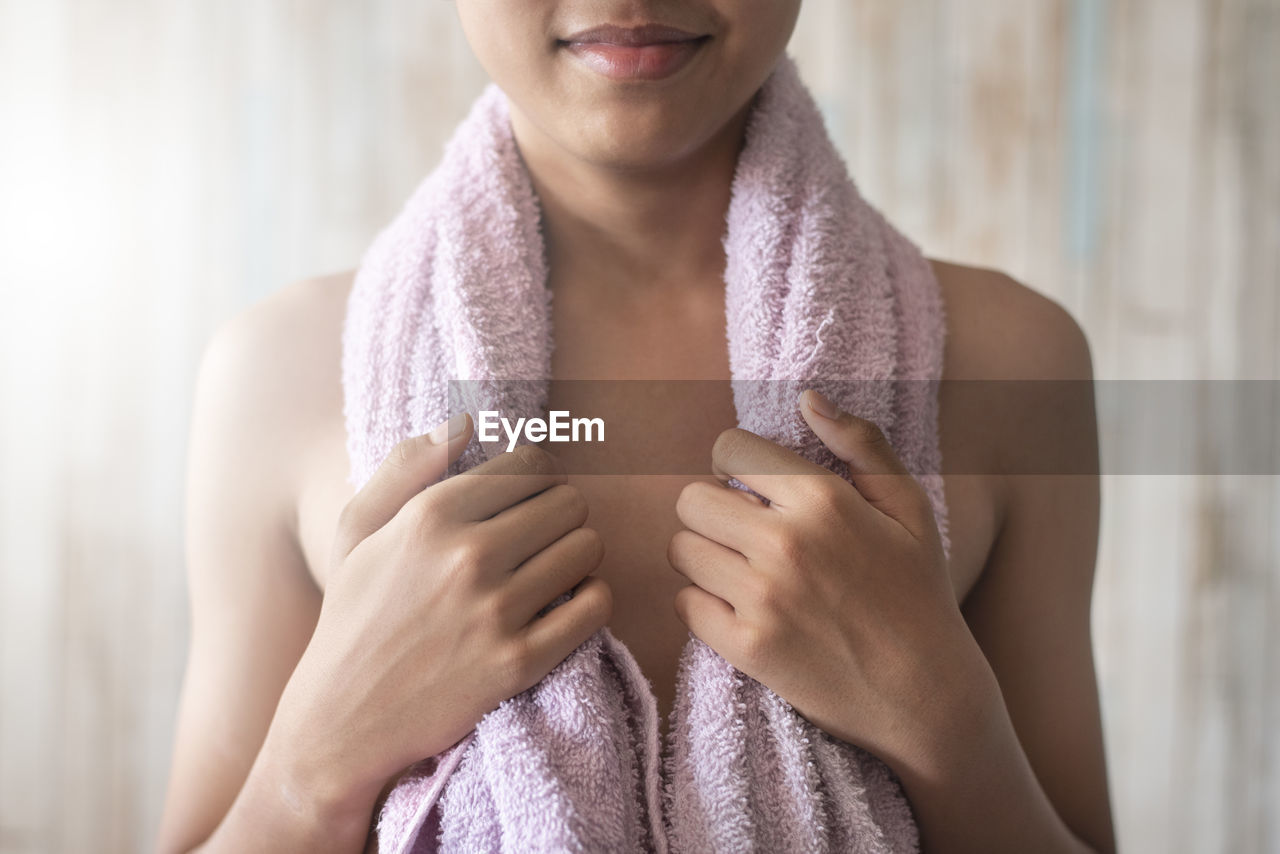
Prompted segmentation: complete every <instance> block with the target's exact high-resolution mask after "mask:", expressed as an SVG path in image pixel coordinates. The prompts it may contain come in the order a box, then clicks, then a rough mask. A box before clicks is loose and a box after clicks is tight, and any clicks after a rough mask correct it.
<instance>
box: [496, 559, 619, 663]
mask: <svg viewBox="0 0 1280 854" xmlns="http://www.w3.org/2000/svg"><path fill="white" fill-rule="evenodd" d="M612 616H613V593H612V591H611V590H610V589H609V585H608V584H607V583H605V581H604V580H603V579H601V578H598V577H596V576H594V575H588V576H587V577H586V578H584V579H583V580H582V583H581V584H579V585H578V586H577V588H576V589H575V590H574V594H573V598H571V599H569V600H568V601H566V602H562V603H561V604H559V605H557V606H556V607H554V608H552V609H551V610H550V611H548V612H547V613H546V615H544V616H542V617H538V618H537V619H535V620H533V621H532V622H530V623H529V625H528V626H527V627H526V628H525V629H523V631H522V632H520V633H519V634H517V635H516V642H517V643H518V644H520V646H521V647H522V648H523V649H524V650H525V651H526V656H527V660H528V667H529V670H530V673H531V676H532V681H529V685H532V684H534V683H535V682H537V681H538V680H539V679H541V678H542V677H543V676H545V675H547V674H548V673H550V672H551V671H552V670H553V669H554V668H555V666H556V665H557V664H559V663H560V662H562V661H564V660H565V659H566V658H568V657H569V653H571V652H573V651H574V650H575V649H577V648H578V647H580V646H581V645H582V644H583V643H584V642H585V641H586V640H587V639H588V638H590V637H591V636H592V635H593V634H595V633H596V632H597V631H599V630H600V628H601V627H602V626H604V625H606V624H607V623H608V622H609V618H610V617H612ZM526 687H527V686H526Z"/></svg>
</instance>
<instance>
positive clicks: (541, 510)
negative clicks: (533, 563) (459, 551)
mask: <svg viewBox="0 0 1280 854" xmlns="http://www.w3.org/2000/svg"><path fill="white" fill-rule="evenodd" d="M586 521H587V500H586V499H585V498H583V497H582V493H581V492H580V491H579V490H578V489H577V487H573V486H570V485H568V484H567V483H560V484H556V485H555V486H552V487H551V488H550V489H547V490H545V491H544V492H540V493H538V494H537V495H534V496H532V497H530V498H526V499H525V500H524V501H521V502H519V503H518V504H515V505H514V506H512V507H508V508H507V509H506V510H503V511H502V512H501V513H498V514H497V515H495V516H493V517H492V518H490V519H486V520H484V521H482V522H477V523H476V527H475V531H474V532H473V533H472V536H478V537H485V538H487V539H488V542H489V543H490V544H491V548H492V549H493V551H492V552H491V553H492V554H493V556H494V558H495V560H496V561H497V565H498V566H501V567H502V568H503V569H507V570H510V569H515V568H516V567H517V566H519V565H520V564H521V563H523V562H524V561H525V559H527V558H528V557H530V556H531V555H535V554H537V553H538V552H540V551H542V550H543V549H545V548H546V547H547V546H549V545H551V544H552V543H554V542H555V541H556V540H558V539H560V538H561V537H563V536H564V535H565V534H567V533H568V532H569V531H572V530H573V529H574V528H580V527H582V525H583V524H584V523H585V522H586ZM584 574H585V573H584Z"/></svg>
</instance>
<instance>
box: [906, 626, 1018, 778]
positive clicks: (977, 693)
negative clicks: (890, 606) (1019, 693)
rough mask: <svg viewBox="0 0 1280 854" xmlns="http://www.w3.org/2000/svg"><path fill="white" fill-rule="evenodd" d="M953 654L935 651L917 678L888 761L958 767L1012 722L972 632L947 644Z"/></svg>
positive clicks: (932, 770) (940, 771) (925, 769)
mask: <svg viewBox="0 0 1280 854" xmlns="http://www.w3.org/2000/svg"><path fill="white" fill-rule="evenodd" d="M946 648H947V649H948V650H949V651H950V652H951V654H950V655H946V656H930V657H929V659H928V662H927V664H926V666H925V667H924V668H923V669H922V672H919V673H918V674H917V675H916V676H915V677H913V678H914V681H915V682H916V684H917V685H918V686H919V688H918V689H917V690H916V692H915V693H916V695H917V698H918V699H917V702H916V703H915V704H914V706H915V709H914V714H909V715H902V716H899V717H898V718H897V726H898V728H897V732H896V733H895V734H894V738H893V742H892V748H891V750H890V752H889V753H890V755H889V756H888V757H884V758H885V761H886V762H888V764H889V765H890V766H891V767H894V770H895V771H899V767H901V771H900V773H899V776H902V774H904V773H906V774H910V773H925V774H928V775H930V776H935V775H949V774H954V773H958V772H959V771H960V770H961V769H960V768H959V767H958V766H960V765H963V764H965V762H966V761H967V760H966V756H967V755H969V754H973V753H974V752H977V753H981V751H982V750H983V749H984V746H985V745H989V744H990V743H991V742H992V740H993V739H995V740H998V739H1000V738H1001V736H1002V734H1003V733H1004V730H1005V729H1006V728H1007V725H1008V711H1007V710H1006V708H1005V705H1004V696H1003V694H1002V693H1001V690H1000V683H999V682H998V681H997V679H996V676H995V673H994V671H992V669H991V665H990V664H989V663H988V662H987V659H986V657H985V656H984V655H983V654H982V650H981V649H980V648H979V647H978V645H977V642H976V641H974V639H973V637H972V635H969V634H968V632H967V629H966V632H965V633H964V634H963V635H961V636H960V638H959V639H958V640H956V641H953V642H951V643H949V644H948V645H947V647H946Z"/></svg>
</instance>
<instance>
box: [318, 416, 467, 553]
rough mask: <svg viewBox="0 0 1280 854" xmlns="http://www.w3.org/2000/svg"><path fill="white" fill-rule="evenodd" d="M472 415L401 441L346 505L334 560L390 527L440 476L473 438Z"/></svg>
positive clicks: (339, 525) (341, 519)
mask: <svg viewBox="0 0 1280 854" xmlns="http://www.w3.org/2000/svg"><path fill="white" fill-rule="evenodd" d="M471 430H472V423H471V416H470V415H468V414H467V413H465V412H460V413H457V414H456V415H454V416H453V417H451V418H450V419H449V420H448V421H445V422H444V423H443V424H441V425H439V426H438V427H436V428H435V429H434V430H432V431H431V432H429V433H425V434H423V435H421V436H411V437H409V438H407V439H405V440H404V441H402V442H400V443H399V444H397V445H396V446H395V447H394V448H392V449H391V452H390V453H389V454H387V456H386V457H385V458H384V459H383V461H382V463H381V465H379V466H378V468H377V470H376V471H374V473H373V475H372V476H371V477H370V478H369V480H368V481H367V482H366V483H365V485H364V486H363V487H362V488H361V489H360V491H359V492H358V493H356V494H355V496H354V497H352V499H351V500H350V501H348V502H347V504H346V506H345V507H344V508H343V509H342V515H341V517H340V518H339V520H338V533H337V536H336V537H335V539H334V544H333V558H334V560H335V561H342V560H344V559H346V557H347V555H349V554H350V553H351V552H352V550H354V549H355V547H356V546H357V545H359V544H360V543H361V542H363V541H364V540H365V539H366V538H367V537H369V536H370V535H371V534H373V532H374V531H377V530H378V529H380V528H381V527H382V526H383V525H386V524H387V523H388V522H390V521H391V519H392V518H394V517H395V515H396V514H397V513H399V512H400V509H401V508H402V507H404V505H405V504H406V503H408V502H409V500H410V499H412V498H413V497H414V496H416V495H418V494H420V493H421V492H422V491H423V490H425V489H426V488H427V487H429V486H432V485H433V484H435V483H436V481H438V480H439V479H440V476H441V475H443V474H444V473H445V472H446V471H447V470H448V468H449V466H450V465H452V464H453V463H454V462H455V461H456V460H457V459H458V457H460V456H462V451H463V450H464V449H465V448H466V447H467V443H468V442H469V441H470V440H471Z"/></svg>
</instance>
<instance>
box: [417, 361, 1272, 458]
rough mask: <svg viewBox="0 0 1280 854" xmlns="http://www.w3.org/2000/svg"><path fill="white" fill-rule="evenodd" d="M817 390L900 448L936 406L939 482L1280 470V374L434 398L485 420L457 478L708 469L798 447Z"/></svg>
mask: <svg viewBox="0 0 1280 854" xmlns="http://www.w3.org/2000/svg"><path fill="white" fill-rule="evenodd" d="M806 388H816V389H819V390H821V391H822V392H823V393H825V394H826V395H827V396H829V397H830V398H831V399H832V400H834V401H836V402H837V403H840V404H842V405H843V407H844V408H845V409H846V410H847V411H850V412H852V414H854V415H857V416H860V417H862V418H865V419H868V420H870V421H873V422H875V423H876V424H878V425H879V426H880V427H881V428H882V429H883V430H884V431H885V433H886V434H887V435H888V438H889V439H890V442H891V443H892V444H893V445H894V446H895V447H898V448H901V447H902V446H903V439H902V437H903V436H905V435H907V434H908V433H909V432H910V431H912V430H928V429H930V426H929V425H928V424H927V423H926V421H927V418H928V414H929V408H928V407H927V406H924V407H922V406H921V401H928V400H934V401H936V402H937V411H938V412H939V413H940V419H941V425H942V437H943V438H942V465H941V472H942V473H943V474H970V475H1016V474H1025V475H1068V474H1069V475H1082V474H1084V475H1093V474H1098V473H1102V474H1142V475H1152V474H1170V475H1187V474H1203V475H1275V474H1280V381H1274V380H1093V381H1074V380H1061V381H1044V380H1034V381H1031V380H944V381H937V380H896V381H880V380H849V381H832V380H821V381H814V382H812V383H803V382H797V381H790V380H788V381H737V380H735V381H732V382H730V381H721V380H553V381H550V382H546V381H542V382H535V381H529V380H490V381H483V382H478V381H454V382H451V383H450V384H449V390H448V396H449V397H448V401H447V406H444V404H445V401H438V402H437V403H439V404H441V406H442V408H444V409H447V411H448V412H449V413H456V412H463V411H465V412H469V413H470V414H471V417H472V419H473V421H475V422H476V428H477V429H476V435H475V436H473V437H472V440H471V441H472V446H471V448H470V449H469V452H468V456H467V457H466V458H464V461H463V462H461V463H459V464H458V465H456V466H455V468H454V473H456V471H459V470H462V469H463V468H468V467H470V466H474V465H475V464H476V462H477V460H480V461H483V460H484V459H492V458H493V457H495V456H497V455H499V454H501V453H503V452H505V451H507V450H509V449H511V448H513V447H514V446H516V445H519V444H526V443H534V444H538V445H540V446H542V447H544V448H546V449H547V450H548V451H549V452H551V453H554V454H556V455H557V456H559V457H560V458H561V459H562V461H563V462H564V465H565V468H566V470H567V471H568V472H569V473H570V474H584V475H585V474H596V475H631V474H653V475H705V474H709V473H710V472H711V450H712V445H713V443H714V441H715V439H716V436H717V435H719V433H720V432H721V431H723V430H725V429H728V428H730V427H735V426H742V427H743V428H744V429H748V430H750V431H751V432H754V433H757V434H758V435H761V436H764V437H766V438H767V439H769V440H770V441H773V442H776V443H777V444H780V445H782V446H784V447H795V444H796V437H798V436H801V435H803V434H804V432H805V431H809V428H808V426H807V425H806V424H805V422H804V421H802V420H799V417H800V415H799V408H798V406H799V404H798V402H797V397H798V395H799V394H800V392H801V391H803V390H804V389H806ZM913 422H914V423H913ZM810 432H811V431H810ZM477 443H478V444H479V450H477V449H476V445H477ZM772 465H774V463H772V462H770V463H767V464H766V463H763V462H762V463H761V466H762V467H764V468H766V469H767V470H769V471H772V468H770V467H771V466H772ZM908 468H909V469H910V470H911V471H912V472H913V473H915V474H922V473H933V472H927V471H924V470H922V469H923V468H927V467H922V466H920V465H918V464H911V465H908Z"/></svg>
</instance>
